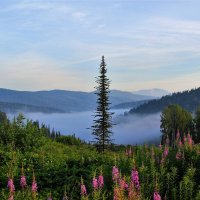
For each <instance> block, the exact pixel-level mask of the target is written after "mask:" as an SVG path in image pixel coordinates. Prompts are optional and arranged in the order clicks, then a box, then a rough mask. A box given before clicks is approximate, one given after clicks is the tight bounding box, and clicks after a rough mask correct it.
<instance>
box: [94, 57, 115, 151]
mask: <svg viewBox="0 0 200 200" xmlns="http://www.w3.org/2000/svg"><path fill="white" fill-rule="evenodd" d="M106 72H107V69H106V63H105V61H104V56H102V60H101V64H100V68H99V73H100V75H99V76H98V77H97V78H96V83H97V84H98V85H97V86H96V87H95V89H96V93H95V94H96V95H97V108H96V112H95V115H94V120H93V125H92V130H93V131H92V134H93V135H94V136H95V138H94V139H95V144H96V147H97V150H98V151H99V152H104V150H105V149H106V148H107V147H108V145H109V144H110V143H111V136H112V126H113V123H112V115H113V114H114V113H112V112H110V108H109V106H110V102H109V93H110V91H109V86H110V80H109V79H108V78H107V76H106Z"/></svg>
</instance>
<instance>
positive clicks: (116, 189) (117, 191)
mask: <svg viewBox="0 0 200 200" xmlns="http://www.w3.org/2000/svg"><path fill="white" fill-rule="evenodd" d="M113 200H119V188H115V189H114V196H113Z"/></svg>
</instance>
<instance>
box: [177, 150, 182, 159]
mask: <svg viewBox="0 0 200 200" xmlns="http://www.w3.org/2000/svg"><path fill="white" fill-rule="evenodd" d="M181 158H182V153H181V152H180V151H178V152H177V153H176V160H180V159H181Z"/></svg>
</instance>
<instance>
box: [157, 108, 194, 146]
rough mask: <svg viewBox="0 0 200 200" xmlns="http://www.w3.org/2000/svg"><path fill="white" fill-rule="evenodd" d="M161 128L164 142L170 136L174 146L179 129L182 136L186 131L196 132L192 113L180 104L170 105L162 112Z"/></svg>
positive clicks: (171, 143)
mask: <svg viewBox="0 0 200 200" xmlns="http://www.w3.org/2000/svg"><path fill="white" fill-rule="evenodd" d="M160 128H161V132H162V143H165V141H166V139H167V138H169V140H170V145H171V146H174V145H175V141H176V133H177V132H178V131H179V132H180V133H181V135H180V137H181V138H183V137H184V135H183V134H184V133H188V132H191V133H194V132H193V121H192V115H191V113H189V112H188V111H186V110H185V109H183V108H182V107H180V106H179V105H170V106H168V107H167V108H165V109H164V110H163V112H162V114H161V125H160Z"/></svg>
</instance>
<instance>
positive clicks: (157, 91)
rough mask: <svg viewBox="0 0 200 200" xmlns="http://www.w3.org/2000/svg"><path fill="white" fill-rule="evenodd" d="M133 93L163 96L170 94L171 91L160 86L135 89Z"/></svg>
mask: <svg viewBox="0 0 200 200" xmlns="http://www.w3.org/2000/svg"><path fill="white" fill-rule="evenodd" d="M133 93H134V94H140V95H147V96H153V97H162V96H165V95H169V94H170V92H169V91H167V90H163V89H160V88H153V89H144V90H137V91H133Z"/></svg>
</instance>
